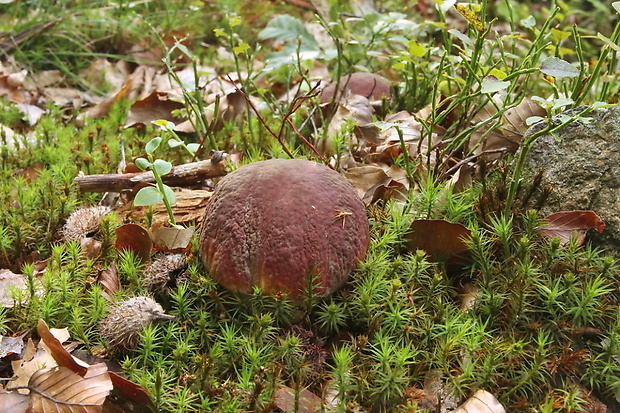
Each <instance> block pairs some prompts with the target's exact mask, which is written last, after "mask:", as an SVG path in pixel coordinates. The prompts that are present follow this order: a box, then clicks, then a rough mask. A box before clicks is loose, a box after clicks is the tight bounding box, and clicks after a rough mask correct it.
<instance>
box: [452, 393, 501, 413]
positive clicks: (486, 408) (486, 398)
mask: <svg viewBox="0 0 620 413" xmlns="http://www.w3.org/2000/svg"><path fill="white" fill-rule="evenodd" d="M452 413H506V409H505V408H504V406H502V404H501V403H500V402H499V401H498V400H497V399H496V398H495V396H493V395H492V394H491V393H489V392H488V391H486V390H478V391H476V392H475V393H474V395H473V396H471V397H470V398H469V399H467V401H466V402H465V403H463V404H462V405H460V406H459V407H458V408H457V409H456V410H454V411H453V412H452Z"/></svg>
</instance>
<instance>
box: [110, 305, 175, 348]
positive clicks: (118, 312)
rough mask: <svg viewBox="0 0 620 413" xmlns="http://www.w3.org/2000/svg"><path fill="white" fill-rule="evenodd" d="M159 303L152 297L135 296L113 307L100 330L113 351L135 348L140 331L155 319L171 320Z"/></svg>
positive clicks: (171, 317)
mask: <svg viewBox="0 0 620 413" xmlns="http://www.w3.org/2000/svg"><path fill="white" fill-rule="evenodd" d="M173 318H174V316H171V315H167V314H166V313H165V312H164V309H163V308H162V306H161V305H159V303H157V302H156V301H155V300H153V299H152V298H150V297H133V298H130V299H128V300H126V301H123V302H122V303H120V304H118V305H116V306H115V307H113V308H112V309H111V310H110V312H109V313H108V315H107V316H106V317H105V318H104V319H103V320H101V322H100V323H99V332H100V333H101V336H102V337H103V338H104V339H105V340H106V341H107V342H108V344H109V346H110V349H111V350H112V351H113V352H120V353H122V352H125V351H128V350H132V349H135V348H136V347H137V346H138V343H139V340H140V333H141V332H142V331H143V330H144V328H145V327H146V326H147V325H148V324H150V323H151V322H153V321H159V320H170V319H173Z"/></svg>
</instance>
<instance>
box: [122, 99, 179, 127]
mask: <svg viewBox="0 0 620 413" xmlns="http://www.w3.org/2000/svg"><path fill="white" fill-rule="evenodd" d="M182 108H183V104H182V103H179V102H177V101H173V100H169V99H168V96H167V95H166V94H165V93H162V92H153V93H151V94H150V95H148V96H147V97H145V98H144V99H142V100H139V101H137V102H135V103H134V104H133V105H131V108H130V109H129V113H128V114H127V122H126V123H125V127H126V128H130V127H133V126H136V125H150V124H151V122H152V121H155V120H160V119H165V120H168V121H171V122H174V121H177V122H178V121H179V119H178V118H175V117H174V116H173V115H172V111H174V110H178V109H182Z"/></svg>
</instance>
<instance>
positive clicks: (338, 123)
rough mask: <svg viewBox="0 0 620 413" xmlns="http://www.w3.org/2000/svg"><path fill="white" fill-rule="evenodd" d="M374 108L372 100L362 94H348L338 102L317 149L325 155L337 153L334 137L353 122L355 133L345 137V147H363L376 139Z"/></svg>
mask: <svg viewBox="0 0 620 413" xmlns="http://www.w3.org/2000/svg"><path fill="white" fill-rule="evenodd" d="M373 113H374V109H373V108H372V105H371V104H370V101H369V100H368V99H367V98H366V97H364V96H361V95H348V96H346V98H345V99H343V100H342V101H341V102H340V103H339V104H338V109H337V110H336V113H335V114H334V116H333V117H332V119H331V121H330V122H329V125H328V126H327V133H326V134H325V139H324V140H322V141H320V142H319V144H318V147H317V149H319V150H320V151H321V152H322V153H324V154H325V155H329V156H331V155H334V154H336V149H337V148H336V146H335V143H334V139H335V138H336V137H337V136H338V135H340V134H342V130H343V128H344V127H345V126H346V125H348V124H350V123H353V125H354V129H353V133H352V134H350V135H349V136H347V137H345V147H347V148H351V147H357V148H361V147H363V146H365V145H366V142H369V141H374V140H375V139H376V134H377V129H376V127H375V126H374V125H373V124H372V121H373V118H372V115H373Z"/></svg>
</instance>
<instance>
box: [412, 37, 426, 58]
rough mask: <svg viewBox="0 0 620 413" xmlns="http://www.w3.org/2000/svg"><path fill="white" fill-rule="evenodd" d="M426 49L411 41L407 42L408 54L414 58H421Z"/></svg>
mask: <svg viewBox="0 0 620 413" xmlns="http://www.w3.org/2000/svg"><path fill="white" fill-rule="evenodd" d="M426 51H427V49H426V47H424V46H423V45H421V44H420V43H418V42H416V41H415V40H412V41H410V42H409V54H410V55H411V56H414V57H422V56H424V55H425V54H426Z"/></svg>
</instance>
